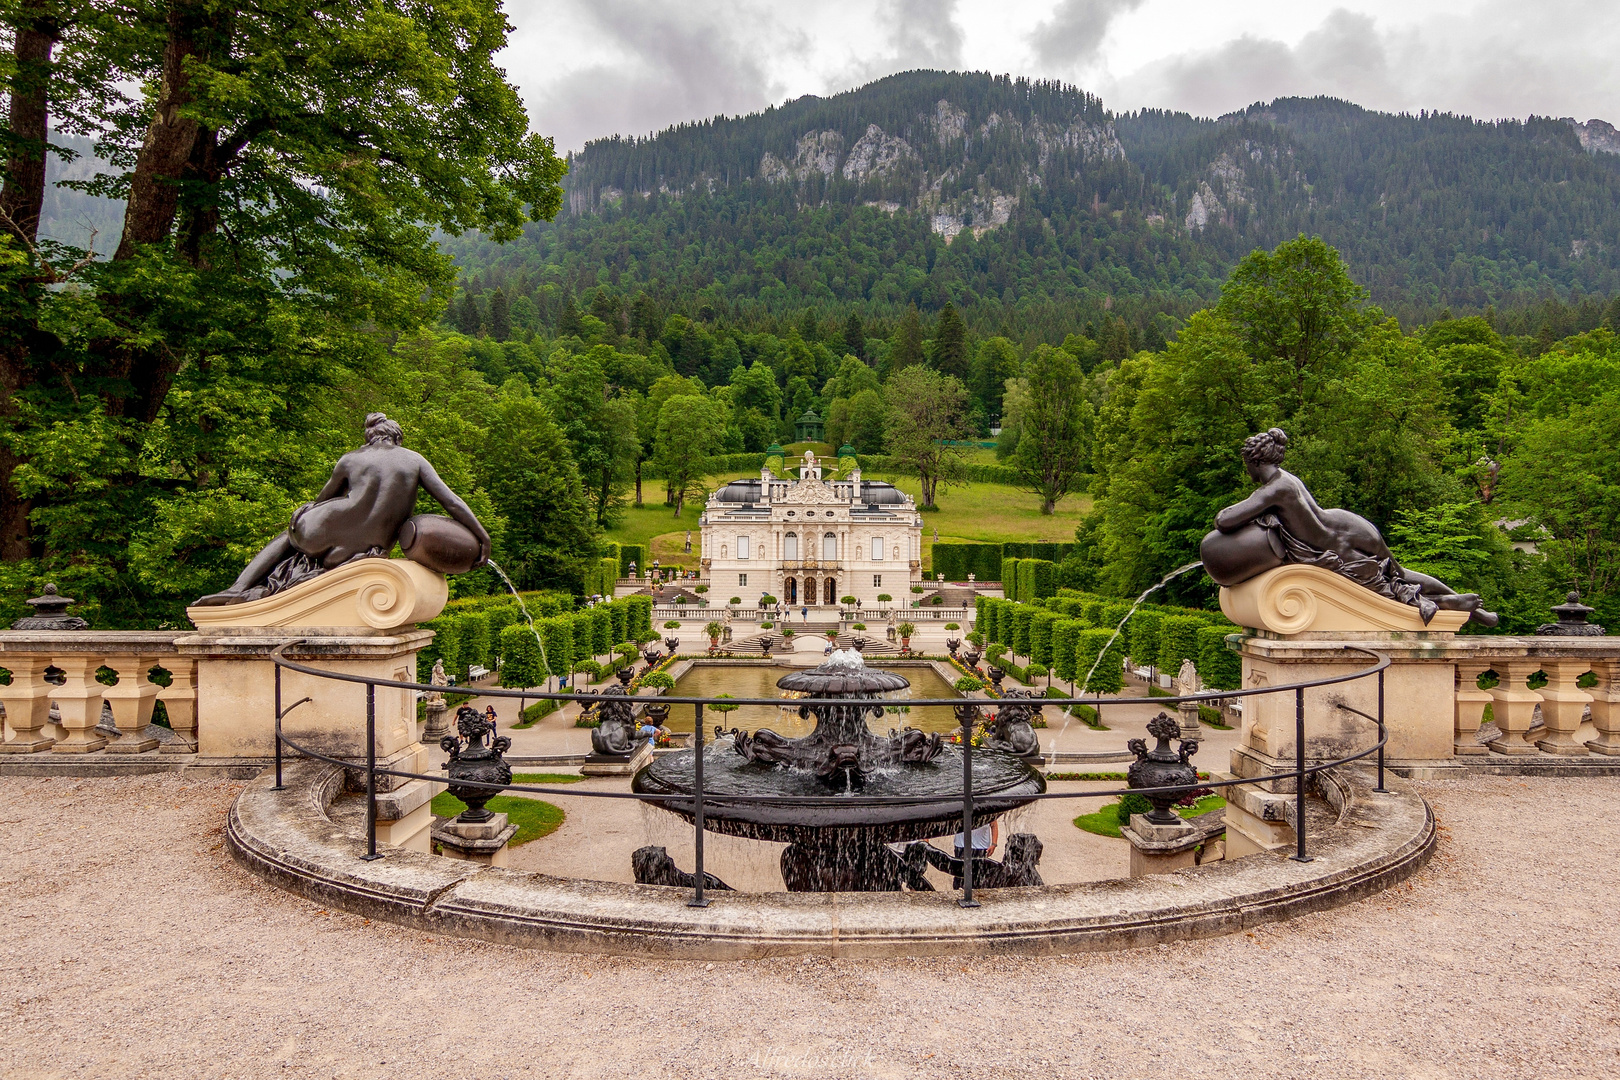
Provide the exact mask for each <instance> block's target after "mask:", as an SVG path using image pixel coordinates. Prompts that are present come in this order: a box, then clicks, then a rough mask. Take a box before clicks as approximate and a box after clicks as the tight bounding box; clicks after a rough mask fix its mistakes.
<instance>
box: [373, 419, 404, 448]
mask: <svg viewBox="0 0 1620 1080" xmlns="http://www.w3.org/2000/svg"><path fill="white" fill-rule="evenodd" d="M404 442H405V432H404V431H402V430H400V426H399V425H398V424H396V423H394V422H393V421H392V420H390V419H388V417H387V416H385V415H383V414H382V413H380V412H374V413H370V414H369V415H367V416H366V445H367V446H399V445H401V444H403V443H404Z"/></svg>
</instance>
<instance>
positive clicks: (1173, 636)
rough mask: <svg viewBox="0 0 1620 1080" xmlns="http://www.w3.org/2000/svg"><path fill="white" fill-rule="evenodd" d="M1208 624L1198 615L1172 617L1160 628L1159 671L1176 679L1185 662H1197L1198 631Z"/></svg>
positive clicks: (1167, 618) (1166, 619)
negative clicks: (1182, 663)
mask: <svg viewBox="0 0 1620 1080" xmlns="http://www.w3.org/2000/svg"><path fill="white" fill-rule="evenodd" d="M1206 625H1208V623H1207V622H1206V621H1205V620H1204V619H1201V618H1199V617H1198V616H1197V615H1170V616H1167V617H1166V618H1165V620H1164V622H1162V623H1161V624H1160V626H1159V670H1160V671H1162V672H1164V673H1165V674H1166V675H1169V676H1171V677H1172V678H1173V677H1175V676H1176V675H1177V674H1179V673H1180V671H1181V662H1182V661H1183V660H1192V661H1195V662H1196V661H1197V659H1198V631H1199V629H1200V628H1201V627H1203V626H1206Z"/></svg>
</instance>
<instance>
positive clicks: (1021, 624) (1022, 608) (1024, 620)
mask: <svg viewBox="0 0 1620 1080" xmlns="http://www.w3.org/2000/svg"><path fill="white" fill-rule="evenodd" d="M1035 610H1036V609H1035V608H1032V607H1030V606H1029V605H1028V604H1017V605H1015V606H1014V607H1013V615H1012V640H1011V641H1009V642H1007V644H1009V645H1011V646H1012V651H1013V652H1014V653H1015V654H1016V655H1018V656H1028V655H1029V624H1030V620H1031V619H1033V618H1034V617H1035Z"/></svg>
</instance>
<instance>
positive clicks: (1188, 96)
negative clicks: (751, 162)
mask: <svg viewBox="0 0 1620 1080" xmlns="http://www.w3.org/2000/svg"><path fill="white" fill-rule="evenodd" d="M507 11H508V18H509V19H510V21H511V23H512V24H513V26H514V27H515V28H516V30H515V33H514V34H513V35H512V42H511V46H510V47H509V48H508V49H507V51H506V52H505V53H504V54H503V56H502V61H503V63H505V65H506V68H507V71H508V74H509V76H510V78H511V79H512V81H513V82H515V83H516V84H517V85H518V86H519V87H520V88H521V89H522V92H523V97H524V100H525V101H526V102H527V103H528V106H529V114H530V117H531V119H532V121H533V123H534V125H535V127H536V129H537V130H539V131H541V132H543V133H545V134H549V135H552V136H555V138H556V140H557V147H558V149H559V150H577V149H578V148H580V147H581V146H582V145H584V143H585V141H586V140H587V139H591V138H595V137H597V136H600V135H607V134H612V133H615V132H617V133H621V134H631V135H635V134H640V135H644V134H647V133H648V132H651V131H654V130H658V129H661V128H664V127H667V126H669V125H670V124H673V123H678V122H680V121H682V120H695V119H701V118H704V117H708V116H713V115H715V114H716V113H728V114H738V113H747V112H754V111H757V110H759V109H762V108H764V107H765V106H767V105H770V104H774V103H780V102H782V101H784V100H786V99H789V98H794V97H798V96H800V95H802V94H834V93H838V92H839V91H841V90H847V89H850V88H852V87H855V86H859V85H861V84H862V83H865V82H868V81H870V80H872V79H875V78H881V77H882V76H884V75H889V74H892V73H894V72H897V71H905V70H908V69H911V68H918V67H931V68H947V69H952V70H962V71H991V72H995V73H998V74H1000V73H1012V74H1015V75H1031V76H1041V77H1046V78H1062V79H1065V80H1067V81H1070V82H1073V83H1075V84H1076V85H1079V86H1081V87H1083V88H1085V89H1087V90H1090V91H1092V92H1094V93H1096V94H1098V95H1100V96H1101V97H1102V99H1103V101H1104V103H1105V104H1106V105H1108V107H1109V108H1111V109H1114V110H1116V111H1123V110H1127V109H1135V108H1140V107H1143V106H1161V107H1167V108H1174V109H1184V110H1187V111H1189V112H1192V113H1196V114H1199V115H1206V116H1218V115H1220V114H1221V113H1224V112H1229V111H1231V110H1233V109H1237V108H1241V107H1242V106H1244V105H1248V104H1250V103H1251V102H1254V101H1259V100H1270V99H1272V98H1275V97H1280V96H1284V95H1294V94H1331V95H1334V96H1336V97H1342V98H1348V99H1350V100H1352V101H1355V102H1358V103H1359V104H1362V105H1366V106H1369V107H1373V108H1379V109H1388V110H1400V109H1404V110H1410V111H1416V110H1418V109H1439V110H1449V111H1453V112H1463V113H1468V114H1470V115H1473V116H1478V117H1500V116H1514V117H1524V116H1527V115H1529V114H1531V113H1536V114H1539V115H1551V116H1574V117H1575V118H1577V119H1580V120H1587V119H1591V118H1593V117H1597V118H1600V119H1605V120H1608V121H1610V122H1611V123H1615V124H1620V17H1617V16H1620V0H1351V2H1349V3H1345V4H1328V3H1312V2H1310V0H1294V2H1283V0H791V2H785V0H507Z"/></svg>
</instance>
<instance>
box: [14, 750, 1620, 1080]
mask: <svg viewBox="0 0 1620 1080" xmlns="http://www.w3.org/2000/svg"><path fill="white" fill-rule="evenodd" d="M1418 787H1419V789H1420V791H1421V792H1422V793H1423V794H1424V796H1425V797H1426V798H1428V799H1429V800H1430V802H1431V803H1432V804H1433V805H1434V807H1435V811H1436V814H1437V816H1438V818H1439V821H1440V825H1441V835H1442V837H1443V839H1442V841H1441V846H1440V850H1439V852H1438V854H1437V855H1436V857H1435V859H1434V861H1433V862H1432V863H1431V864H1430V865H1429V867H1428V868H1427V869H1425V870H1424V871H1423V872H1422V873H1421V874H1419V876H1418V877H1417V878H1416V879H1414V881H1413V882H1411V883H1409V884H1407V885H1405V886H1402V887H1400V888H1398V889H1396V890H1394V891H1392V892H1390V893H1386V894H1383V895H1381V896H1378V897H1375V898H1372V899H1370V900H1366V901H1363V902H1361V903H1358V904H1354V905H1351V906H1349V907H1346V908H1341V909H1338V910H1335V911H1330V912H1325V913H1321V914H1316V915H1310V916H1307V917H1304V918H1301V919H1298V920H1295V921H1293V922H1290V923H1282V924H1277V925H1273V926H1268V927H1263V928H1261V929H1259V930H1256V931H1254V932H1252V933H1241V934H1237V935H1235V936H1233V937H1227V938H1218V939H1213V940H1207V941H1197V942H1190V943H1185V944H1180V945H1174V946H1158V947H1156V948H1152V949H1143V950H1136V951H1130V952H1121V953H1105V954H1087V955H1080V956H1074V957H1059V958H1052V959H1025V958H1010V959H997V960H989V959H967V960H954V959H930V960H919V961H838V960H834V961H829V960H819V959H813V960H800V959H792V960H786V959H784V960H768V961H745V962H731V963H673V962H658V963H647V962H640V961H636V960H631V959H624V958H600V957H582V956H560V955H552V954H548V953H543V952H535V951H529V950H523V949H515V948H509V947H505V946H499V945H488V944H484V943H481V942H472V941H459V940H454V939H447V938H443V937H436V936H429V935H427V934H423V933H419V932H417V931H413V930H404V929H400V928H397V927H394V926H390V925H386V924H382V923H368V922H367V921H366V920H363V919H361V918H358V917H355V916H350V915H345V914H341V913H337V912H331V911H323V910H321V909H319V908H318V907H317V906H316V905H314V904H311V903H308V902H306V901H304V900H301V899H299V898H297V897H294V896H292V895H290V894H287V893H283V892H280V891H279V890H277V889H275V888H273V887H271V886H269V885H266V884H264V883H262V882H260V881H259V880H258V879H257V878H254V877H252V876H250V875H249V874H247V873H246V872H245V871H243V870H241V869H240V868H238V867H237V866H236V865H235V863H234V862H232V860H231V859H230V856H229V855H228V853H227V852H226V851H225V849H224V846H223V841H222V835H221V828H222V822H223V818H224V815H225V812H226V809H227V807H228V806H229V804H230V801H231V800H232V798H234V796H235V794H236V792H237V790H238V789H239V785H237V784H235V783H230V782H186V781H181V780H176V779H172V778H167V777H144V778H138V779H127V780H62V779H22V778H13V779H4V780H0V796H3V809H0V883H3V886H4V896H5V909H4V920H5V925H6V927H7V931H6V933H5V934H4V937H3V938H0V1010H3V1012H4V1015H5V1016H6V1019H7V1023H6V1025H5V1032H4V1034H3V1035H0V1078H7V1080H9V1078H13V1077H17V1078H21V1077H30V1078H32V1077H57V1076H75V1077H77V1076H93V1077H120V1078H134V1077H163V1078H170V1077H174V1078H180V1077H208V1078H219V1077H261V1076H277V1077H304V1076H308V1077H351V1076H353V1077H389V1078H401V1080H408V1078H415V1077H433V1078H436V1080H437V1078H442V1077H453V1078H455V1080H473V1078H495V1077H508V1076H510V1077H569V1078H594V1077H612V1078H614V1080H620V1078H627V1077H628V1078H632V1080H639V1078H642V1077H649V1078H656V1077H743V1078H752V1077H778V1076H782V1077H815V1078H818V1080H820V1078H833V1077H846V1076H849V1077H868V1076H870V1077H935V1076H941V1077H972V1078H975V1080H977V1078H985V1077H1003V1076H1030V1077H1042V1078H1045V1077H1091V1076H1096V1077H1125V1076H1129V1077H1166V1078H1176V1080H1182V1078H1185V1077H1189V1076H1206V1075H1214V1076H1222V1077H1235V1076H1252V1077H1256V1078H1266V1080H1270V1078H1291V1077H1301V1078H1304V1077H1309V1078H1311V1080H1325V1078H1333V1077H1356V1078H1361V1077H1378V1078H1380V1080H1385V1078H1390V1077H1421V1078H1431V1077H1445V1078H1452V1077H1456V1078H1463V1077H1480V1078H1489V1080H1505V1078H1516V1077H1525V1078H1538V1080H1539V1078H1545V1077H1594V1078H1595V1077H1604V1078H1608V1077H1613V1076H1616V1075H1620V1024H1617V1022H1616V1017H1617V1016H1620V946H1617V944H1616V942H1615V938H1614V923H1613V918H1612V911H1613V907H1614V904H1615V898H1616V896H1617V895H1620V830H1617V829H1616V828H1615V821H1616V820H1620V781H1616V780H1614V779H1589V780H1574V779H1572V780H1541V779H1537V780H1518V779H1513V778H1501V777H1491V778H1482V779H1475V780H1468V781H1434V782H1425V783H1421V784H1419V785H1418Z"/></svg>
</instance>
